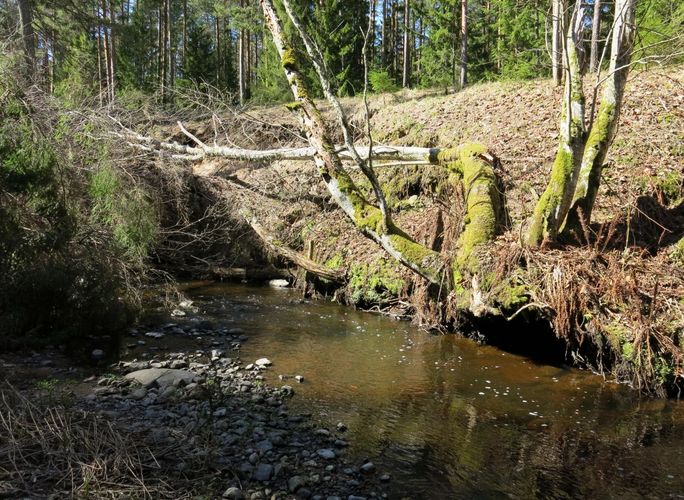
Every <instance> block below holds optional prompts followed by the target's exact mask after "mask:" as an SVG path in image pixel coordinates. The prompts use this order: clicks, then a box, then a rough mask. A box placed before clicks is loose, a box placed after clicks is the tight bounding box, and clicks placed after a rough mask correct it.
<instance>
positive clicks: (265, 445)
mask: <svg viewBox="0 0 684 500" xmlns="http://www.w3.org/2000/svg"><path fill="white" fill-rule="evenodd" d="M256 448H257V450H259V451H260V452H261V453H266V452H267V451H271V450H272V449H273V443H271V442H270V441H269V440H268V439H265V440H263V441H259V442H258V443H257V444H256Z"/></svg>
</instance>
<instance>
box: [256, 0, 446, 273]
mask: <svg viewBox="0 0 684 500" xmlns="http://www.w3.org/2000/svg"><path fill="white" fill-rule="evenodd" d="M261 7H262V10H263V13H264V18H265V20H266V25H267V26H268V28H269V30H270V31H271V34H272V35H273V41H274V43H275V46H276V49H277V50H278V54H279V55H280V59H281V61H282V66H283V70H284V71H285V76H286V77H287V81H288V83H289V84H290V88H291V90H292V93H293V95H294V97H295V102H294V103H293V104H292V105H291V106H290V109H291V110H292V111H294V112H295V113H297V116H298V118H299V120H300V122H301V123H302V125H303V126H304V128H305V130H306V135H307V139H308V141H309V144H311V146H312V147H313V148H314V149H315V154H314V161H315V163H316V166H317V167H318V170H319V173H320V174H321V177H322V178H323V180H324V182H325V184H326V186H327V188H328V190H329V191H330V193H331V195H332V196H333V198H334V199H335V201H336V202H337V204H338V205H339V206H340V207H341V208H342V210H344V212H345V213H346V214H347V216H348V217H349V218H350V219H351V220H352V222H353V223H354V225H355V226H356V227H357V228H358V229H359V230H360V231H361V232H363V234H365V235H366V236H368V237H370V238H371V239H373V240H375V241H376V242H378V243H379V244H380V245H381V246H382V247H383V248H384V249H385V250H386V251H387V252H388V253H389V254H390V255H392V257H394V258H395V259H397V260H398V261H399V262H401V263H402V264H404V265H406V266H407V267H409V268H410V269H412V270H413V271H415V272H416V273H418V274H420V275H421V276H423V277H424V278H425V279H427V280H429V281H430V282H431V283H435V284H438V283H440V282H441V281H442V274H443V273H442V271H443V269H442V268H443V266H442V259H441V258H440V256H439V254H438V253H437V252H434V251H432V250H430V249H429V248H427V247H425V246H423V245H421V244H419V243H417V242H415V241H414V240H413V239H411V238H410V237H409V236H408V235H407V234H406V233H405V232H403V231H402V230H401V229H399V228H398V227H396V226H395V225H394V224H393V223H392V221H391V219H390V218H389V217H387V218H386V217H384V216H383V213H382V212H381V210H380V209H379V208H377V207H375V206H374V205H372V204H371V203H369V201H368V200H367V199H366V197H365V196H364V195H363V193H361V191H360V190H359V188H358V187H357V186H356V184H355V183H354V181H353V180H352V178H351V177H350V176H349V174H348V173H347V172H346V170H345V169H344V167H343V166H342V161H341V160H340V158H339V156H338V155H337V154H336V153H335V147H334V143H333V142H332V140H331V139H330V137H329V135H328V133H327V131H326V129H325V125H324V123H323V118H322V117H321V114H320V112H319V111H318V109H317V108H316V105H315V104H314V102H313V99H312V98H311V97H310V95H309V92H308V89H307V87H306V83H305V80H304V78H303V76H302V74H301V73H300V72H299V69H298V65H297V58H296V54H295V51H294V49H293V48H292V46H291V45H290V44H289V43H288V42H287V39H286V37H285V34H284V32H283V28H282V24H281V22H280V20H279V19H278V16H277V15H276V11H275V8H274V6H273V3H272V1H271V0H261Z"/></svg>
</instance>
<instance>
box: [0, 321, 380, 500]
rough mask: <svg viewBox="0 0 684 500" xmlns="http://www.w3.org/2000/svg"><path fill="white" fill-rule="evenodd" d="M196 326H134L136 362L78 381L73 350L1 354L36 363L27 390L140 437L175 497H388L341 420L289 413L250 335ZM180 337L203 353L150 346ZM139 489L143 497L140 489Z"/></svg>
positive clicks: (288, 394)
mask: <svg viewBox="0 0 684 500" xmlns="http://www.w3.org/2000/svg"><path fill="white" fill-rule="evenodd" d="M192 325H193V326H192V327H187V326H186V327H185V328H184V327H183V326H179V325H177V324H166V325H162V326H159V327H157V328H153V329H141V330H132V331H130V332H129V335H128V337H127V339H126V340H127V341H128V342H129V343H128V347H127V349H128V352H131V351H132V350H135V351H136V354H137V355H138V356H139V359H138V358H133V359H131V360H127V361H121V362H118V363H116V364H113V365H108V366H103V365H102V364H101V365H100V368H101V370H100V371H104V375H98V376H90V377H87V378H85V379H82V380H80V381H76V380H75V377H77V376H78V375H79V374H81V373H82V372H80V371H79V370H74V369H73V368H68V367H67V366H66V364H67V363H68V361H67V359H66V357H64V356H63V355H60V354H59V353H58V352H52V353H50V352H47V353H43V354H40V355H39V354H35V355H33V356H29V357H25V358H21V357H15V358H13V359H12V360H8V359H7V358H5V359H3V360H2V361H3V366H4V368H6V369H9V371H13V372H14V373H15V374H19V373H20V372H22V371H25V370H27V371H28V372H30V371H31V370H32V369H33V370H34V371H35V370H38V371H36V373H38V372H39V373H40V381H39V382H37V383H36V384H29V385H28V386H27V387H25V389H27V391H26V392H24V393H27V392H29V393H30V392H31V391H32V390H34V391H37V392H40V389H41V388H42V389H45V388H46V387H47V386H50V385H51V384H52V385H57V384H58V383H59V384H63V385H64V386H65V387H67V386H68V387H69V388H70V389H71V390H70V394H71V396H72V397H73V399H72V400H70V401H69V404H68V407H69V410H68V411H69V412H71V413H73V412H83V413H84V414H87V415H90V416H93V418H96V419H98V420H99V421H102V422H106V423H107V425H111V426H112V428H113V429H115V432H117V433H119V434H120V435H122V436H128V437H131V436H133V437H134V439H135V440H136V441H137V442H138V443H144V445H145V446H146V447H147V449H148V450H149V453H150V456H151V457H153V462H154V465H153V466H152V467H150V466H149V464H147V465H145V467H143V466H142V464H138V465H140V467H141V470H142V469H143V468H145V469H148V470H149V472H147V473H145V474H147V475H148V476H150V477H152V476H154V478H155V481H159V480H161V481H163V482H164V483H165V484H168V485H180V484H183V486H182V488H179V489H178V490H177V491H178V496H177V497H176V498H180V497H181V496H194V495H200V496H201V497H203V498H205V497H208V498H220V497H223V498H229V499H274V500H275V499H286V498H312V499H327V500H334V499H348V500H357V499H358V500H360V499H363V498H386V497H387V494H386V493H385V492H383V489H384V486H385V485H386V484H387V483H389V482H390V481H391V476H390V475H389V474H388V473H386V472H384V471H381V470H377V469H376V466H375V465H374V464H373V463H372V462H371V461H369V460H362V459H358V458H356V457H350V456H348V454H347V447H348V445H349V442H348V440H349V439H353V437H351V438H350V437H349V436H347V426H346V425H345V423H343V422H335V423H333V425H330V426H327V427H321V426H320V425H316V424H315V423H314V422H313V421H312V419H311V414H308V413H302V412H301V411H300V412H294V411H290V410H289V408H288V401H289V400H290V398H292V397H293V396H294V394H295V389H294V388H293V387H292V385H287V384H283V385H282V386H280V387H275V386H272V385H269V384H267V383H266V382H265V380H264V378H265V377H264V374H265V372H266V371H267V370H269V369H271V367H272V364H273V363H272V362H271V360H269V359H268V358H265V357H264V358H259V359H255V360H245V361H243V360H241V359H240V358H239V356H238V349H239V347H240V344H241V342H245V341H247V340H248V337H247V336H246V335H244V333H243V332H242V331H241V330H238V329H233V330H232V331H229V330H228V329H222V330H213V329H210V328H208V326H207V325H206V324H205V325H197V324H194V323H193V324H192ZM198 326H199V328H198ZM173 338H175V339H176V340H185V341H188V340H191V341H193V342H194V343H196V344H197V345H196V348H195V349H192V350H189V351H190V352H187V351H188V350H187V349H186V352H170V351H169V350H168V349H167V348H166V347H160V346H155V345H149V344H151V343H155V342H157V343H160V342H161V340H162V339H164V341H165V342H168V341H169V340H171V339H173ZM136 339H138V340H136ZM142 339H146V340H142ZM148 343H149V344H148ZM217 346H225V348H218V347H217ZM101 355H102V352H101V351H100V350H97V349H96V350H95V351H93V357H95V358H99V357H101ZM100 363H102V362H100ZM288 378H289V377H288ZM291 380H292V383H293V384H295V385H296V384H299V383H303V382H304V381H303V378H302V377H301V376H293V377H291ZM49 381H55V383H54V384H53V383H52V382H49ZM57 381H59V382H57ZM37 387H38V388H39V389H36V388H37ZM53 403H54V404H61V402H57V401H53ZM0 455H2V453H0ZM0 458H2V457H0ZM0 462H2V460H0ZM0 465H3V464H2V463H0ZM145 474H142V475H141V477H142V476H144V475H145ZM21 475H23V474H20V476H21ZM1 476H2V475H1V474H0V479H2V477H1ZM144 479H145V478H144V477H142V480H144ZM0 485H2V486H5V488H0V493H8V494H9V495H10V496H12V495H11V493H12V492H14V493H15V494H18V495H19V496H21V495H20V493H22V492H23V493H27V492H29V490H27V489H26V488H25V487H24V488H11V487H10V486H11V484H10V482H7V483H3V481H1V480H0ZM3 489H4V490H5V491H3ZM55 491H58V490H55ZM43 492H45V485H43ZM183 492H184V493H183ZM190 492H191V493H192V494H190ZM34 493H36V494H37V493H38V492H37V491H36V492H34ZM46 493H47V492H46ZM138 493H140V495H141V496H143V497H145V496H147V495H146V494H144V489H141V490H139V491H138ZM38 496H41V495H38ZM47 496H48V497H49V496H50V495H49V494H48V495H47ZM85 496H88V495H85ZM96 496H97V495H96ZM115 496H116V495H115ZM151 496H155V495H151Z"/></svg>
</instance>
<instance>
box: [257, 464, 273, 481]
mask: <svg viewBox="0 0 684 500" xmlns="http://www.w3.org/2000/svg"><path fill="white" fill-rule="evenodd" d="M271 477H273V466H272V465H271V464H259V465H257V468H256V470H255V471H254V479H256V480H257V481H261V482H263V481H269V480H270V479H271Z"/></svg>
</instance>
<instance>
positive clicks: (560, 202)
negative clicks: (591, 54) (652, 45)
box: [527, 0, 637, 246]
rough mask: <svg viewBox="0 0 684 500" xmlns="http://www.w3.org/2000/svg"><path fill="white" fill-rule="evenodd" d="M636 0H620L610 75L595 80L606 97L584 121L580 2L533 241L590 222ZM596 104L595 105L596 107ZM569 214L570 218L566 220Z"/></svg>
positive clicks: (619, 95)
mask: <svg viewBox="0 0 684 500" xmlns="http://www.w3.org/2000/svg"><path fill="white" fill-rule="evenodd" d="M636 3H637V0H617V2H616V4H615V8H616V11H615V19H614V22H613V26H612V28H611V53H610V63H609V70H608V75H607V76H606V77H604V78H602V79H601V80H599V81H598V82H597V85H602V89H603V90H602V98H601V103H600V105H599V107H598V113H597V115H596V117H595V118H594V117H593V116H592V117H590V118H591V119H592V120H591V122H590V126H589V127H588V130H587V127H586V126H585V116H584V93H583V90H582V77H581V74H580V72H579V63H578V53H579V50H580V47H581V46H582V38H581V34H582V29H583V26H584V23H583V22H582V17H583V13H582V9H583V8H582V6H581V4H580V2H578V3H577V5H576V7H575V10H574V12H573V19H572V22H571V25H570V28H569V30H568V35H567V37H566V44H565V63H566V65H567V68H566V83H565V92H564V95H563V103H562V111H561V123H560V145H559V149H558V152H557V154H556V159H555V161H554V165H553V168H552V171H551V179H550V180H549V183H548V185H547V188H546V190H545V191H544V194H543V195H542V196H541V198H540V199H539V201H538V202H537V205H536V207H535V210H534V214H533V216H532V220H531V222H530V227H529V231H528V235H527V243H528V244H529V245H532V246H536V245H540V244H541V243H542V242H544V241H553V240H555V239H556V238H557V236H558V233H559V231H560V230H561V228H563V227H564V228H565V229H567V230H568V231H570V230H576V229H578V226H579V225H580V221H583V222H585V223H587V222H589V220H590V217H591V212H592V209H593V207H594V202H595V200H596V193H597V192H598V188H599V185H600V178H601V170H602V168H603V162H604V160H605V158H606V154H607V153H608V148H609V147H610V144H611V142H612V140H613V137H614V136H615V130H616V127H617V123H618V118H619V116H620V107H621V105H622V98H623V95H624V90H625V83H626V81H627V76H628V73H629V67H630V63H631V57H632V48H633V43H634V32H635V31H634V14H635V9H636ZM593 109H594V106H592V111H593ZM566 217H567V223H566Z"/></svg>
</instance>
